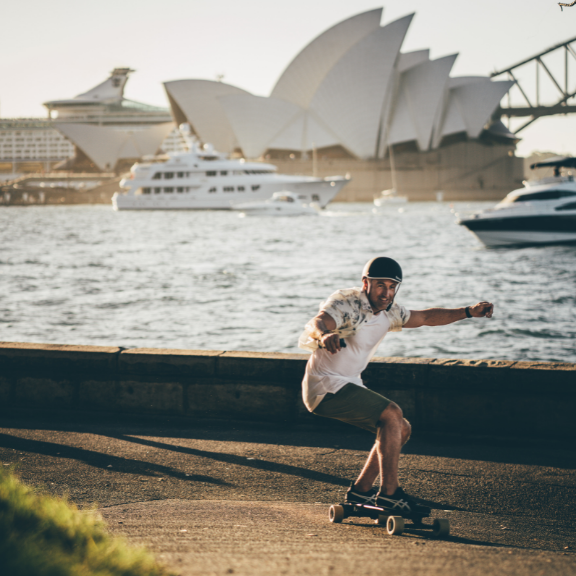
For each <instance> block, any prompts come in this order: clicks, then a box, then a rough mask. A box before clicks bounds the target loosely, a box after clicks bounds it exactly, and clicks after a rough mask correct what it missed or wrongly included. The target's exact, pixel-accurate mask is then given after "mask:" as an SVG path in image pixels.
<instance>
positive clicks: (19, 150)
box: [0, 68, 185, 182]
mask: <svg viewBox="0 0 576 576" xmlns="http://www.w3.org/2000/svg"><path fill="white" fill-rule="evenodd" d="M132 72H133V70H131V69H130V68H115V69H114V70H112V72H111V73H110V76H109V77H108V78H107V79H106V80H105V81H104V82H101V83H100V84H98V85H97V86H95V87H94V88H92V89H90V90H88V91H87V92H84V93H82V94H79V95H78V96H75V97H74V98H70V99H65V100H54V101H51V102H45V103H44V106H45V107H46V109H47V111H48V117H47V118H1V119H0V182H2V181H4V180H12V179H14V178H16V177H18V176H20V175H21V174H22V173H24V172H49V171H50V170H51V169H53V168H54V167H55V166H57V165H61V164H62V163H64V162H66V161H72V160H73V159H74V158H75V156H77V155H78V150H76V146H75V144H76V142H74V141H73V140H72V139H70V137H69V136H68V135H67V134H66V132H65V130H66V128H65V127H69V126H72V127H74V126H88V127H90V126H95V127H98V128H100V129H102V128H103V127H104V128H105V127H113V128H114V130H116V131H119V130H120V129H124V130H128V129H133V130H144V129H146V128H150V127H153V126H158V125H162V124H168V123H170V124H171V123H172V116H171V115H170V111H169V110H168V109H167V108H160V107H157V106H151V105H148V104H143V103H141V102H135V101H133V100H128V99H126V98H125V97H124V88H125V86H126V83H127V80H128V76H129V75H130V73H132ZM167 132H169V133H168V134H167V136H166V137H165V138H163V139H160V141H159V142H158V146H159V147H160V148H161V149H162V150H163V151H164V152H167V153H170V152H176V151H179V150H183V149H184V147H185V144H184V142H183V140H182V138H181V135H180V133H179V131H178V129H177V128H175V127H174V128H173V129H172V130H171V131H167ZM89 161H90V162H94V161H93V159H92V158H89ZM94 164H96V169H98V170H100V171H101V172H106V171H109V169H111V168H113V166H109V167H108V169H107V168H106V167H105V166H99V165H97V162H95V163H94Z"/></svg>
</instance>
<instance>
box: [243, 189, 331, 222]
mask: <svg viewBox="0 0 576 576" xmlns="http://www.w3.org/2000/svg"><path fill="white" fill-rule="evenodd" d="M232 209H233V210H236V211H238V212H240V215H241V216H304V215H315V216H317V215H318V213H319V210H320V206H319V205H317V204H302V202H300V199H299V198H298V195H297V194H294V193H293V192H288V191H286V190H283V191H281V192H274V194H272V197H271V198H269V199H268V200H264V201H263V202H245V203H243V204H233V205H232Z"/></svg>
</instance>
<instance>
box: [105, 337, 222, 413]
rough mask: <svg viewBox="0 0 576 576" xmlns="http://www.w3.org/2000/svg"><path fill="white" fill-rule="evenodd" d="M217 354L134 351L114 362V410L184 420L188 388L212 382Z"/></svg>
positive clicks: (151, 349) (198, 351)
mask: <svg viewBox="0 0 576 576" xmlns="http://www.w3.org/2000/svg"><path fill="white" fill-rule="evenodd" d="M223 353H224V352H223V351H221V350H176V349H174V350H171V349H157V348H134V349H129V350H123V351H122V352H121V353H120V355H119V358H118V377H117V378H118V381H117V387H116V399H115V402H116V407H117V409H119V410H122V411H124V412H134V413H153V414H163V415H177V416H184V415H186V414H187V413H188V410H187V405H188V402H187V397H188V394H187V392H188V388H189V387H190V386H192V385H193V384H194V383H195V382H197V381H198V380H202V381H209V382H212V381H214V379H215V376H216V362H217V358H218V356H220V355H221V354H223Z"/></svg>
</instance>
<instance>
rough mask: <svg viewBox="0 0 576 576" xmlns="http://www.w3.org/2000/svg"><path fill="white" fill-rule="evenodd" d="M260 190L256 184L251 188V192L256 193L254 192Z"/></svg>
mask: <svg viewBox="0 0 576 576" xmlns="http://www.w3.org/2000/svg"><path fill="white" fill-rule="evenodd" d="M259 188H260V186H259V185H258V184H256V185H255V186H252V192H256V190H258V189H259Z"/></svg>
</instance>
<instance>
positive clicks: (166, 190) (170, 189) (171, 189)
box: [164, 188, 174, 194]
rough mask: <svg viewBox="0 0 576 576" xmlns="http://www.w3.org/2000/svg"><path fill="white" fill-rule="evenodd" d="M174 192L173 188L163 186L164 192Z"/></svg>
mask: <svg viewBox="0 0 576 576" xmlns="http://www.w3.org/2000/svg"><path fill="white" fill-rule="evenodd" d="M172 192H174V188H164V194H172Z"/></svg>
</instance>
